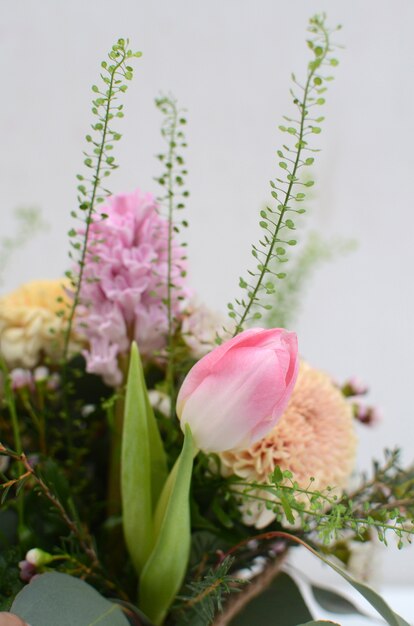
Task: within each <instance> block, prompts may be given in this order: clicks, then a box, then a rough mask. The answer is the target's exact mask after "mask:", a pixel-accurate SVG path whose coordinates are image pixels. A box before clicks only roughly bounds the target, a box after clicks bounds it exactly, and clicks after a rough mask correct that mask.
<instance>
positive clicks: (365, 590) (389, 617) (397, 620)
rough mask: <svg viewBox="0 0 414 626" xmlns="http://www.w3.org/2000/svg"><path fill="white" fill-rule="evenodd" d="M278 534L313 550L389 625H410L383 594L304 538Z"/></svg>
mask: <svg viewBox="0 0 414 626" xmlns="http://www.w3.org/2000/svg"><path fill="white" fill-rule="evenodd" d="M278 534H279V535H283V536H285V537H286V538H288V539H291V540H292V541H295V542H296V543H299V544H300V545H302V546H304V547H305V548H306V549H307V550H309V551H310V552H312V554H313V555H314V556H317V557H318V559H320V560H321V561H323V562H324V563H326V565H329V567H330V568H332V569H333V570H334V571H335V572H337V573H338V574H339V575H340V576H342V578H344V579H345V580H346V581H347V582H348V583H349V584H350V585H352V587H353V588H354V589H356V590H357V591H358V592H359V593H360V594H361V596H363V597H364V598H365V599H366V600H367V601H368V602H369V604H370V605H371V606H372V607H373V608H374V609H375V610H376V611H378V613H379V614H380V615H381V617H383V618H384V619H385V621H386V622H387V624H389V626H410V624H409V623H408V622H407V621H406V620H405V619H403V618H402V617H400V615H397V613H394V611H393V610H392V609H391V608H390V607H389V606H388V604H387V603H386V602H385V600H384V599H383V598H381V596H380V595H379V594H378V593H377V592H376V591H374V590H373V589H371V587H368V585H366V584H365V583H362V582H359V581H358V580H355V578H352V576H350V575H349V574H348V572H346V571H345V570H343V569H342V568H341V567H338V565H335V563H333V562H332V561H330V560H329V559H326V558H325V557H324V556H322V554H320V553H319V552H317V551H316V550H314V549H313V548H312V547H311V546H310V545H308V544H307V543H306V542H305V541H303V540H302V539H299V538H298V537H295V536H293V535H289V534H288V533H284V532H282V533H278Z"/></svg>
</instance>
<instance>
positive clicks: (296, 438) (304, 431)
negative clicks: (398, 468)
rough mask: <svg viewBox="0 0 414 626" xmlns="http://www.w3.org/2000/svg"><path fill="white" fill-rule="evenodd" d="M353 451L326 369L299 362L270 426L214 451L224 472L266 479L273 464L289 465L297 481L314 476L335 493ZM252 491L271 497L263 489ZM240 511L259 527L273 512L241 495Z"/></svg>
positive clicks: (348, 423) (318, 485)
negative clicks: (247, 441)
mask: <svg viewBox="0 0 414 626" xmlns="http://www.w3.org/2000/svg"><path fill="white" fill-rule="evenodd" d="M355 452H356V436H355V430H354V419H353V415H352V408H351V405H350V404H349V403H348V402H347V401H346V399H345V398H344V396H343V394H342V393H341V391H340V390H339V389H338V388H337V387H336V386H335V385H334V384H333V382H332V380H331V378H330V377H329V376H328V375H327V374H325V373H323V372H320V371H318V370H316V369H313V368H312V367H310V366H309V365H308V364H307V363H304V362H302V363H301V366H300V370H299V375H298V379H297V382H296V386H295V388H294V390H293V394H292V396H291V399H290V401H289V404H288V407H287V409H286V411H285V412H284V414H283V415H282V417H281V419H280V420H279V422H278V423H277V424H276V426H275V428H274V429H273V430H272V431H271V432H270V433H269V434H268V435H267V436H266V437H264V439H262V440H261V441H259V442H257V443H256V444H254V445H253V446H251V447H250V448H247V449H244V450H230V451H227V452H222V453H221V454H220V455H219V456H220V459H221V471H222V474H223V475H224V476H229V475H236V476H239V477H240V478H242V479H243V480H245V481H251V482H260V483H265V482H268V476H269V474H271V473H272V472H273V470H274V469H275V467H276V466H277V465H278V466H279V467H280V468H281V469H282V470H283V471H284V470H290V471H291V472H292V473H293V478H294V480H295V481H297V483H298V484H299V486H300V487H308V486H309V479H310V478H311V477H313V478H314V479H315V480H314V482H313V483H312V489H315V490H321V489H325V488H326V487H328V486H331V487H335V488H336V491H335V493H339V492H341V491H342V489H343V488H344V487H345V486H346V485H347V483H348V480H349V477H350V474H351V472H352V470H353V467H354V461H355ZM250 493H252V492H250ZM252 495H253V493H252ZM256 495H257V496H260V497H262V498H263V497H265V498H268V499H270V498H271V496H270V495H269V494H267V493H266V492H263V491H262V492H260V491H259V492H257V493H256ZM241 511H242V514H243V520H244V522H245V523H246V524H248V525H254V526H256V528H264V527H265V526H267V525H268V524H270V523H271V522H272V521H273V520H274V519H275V517H276V516H275V514H274V512H273V511H272V510H271V509H267V508H266V506H265V505H264V503H263V502H260V501H255V500H254V499H253V498H243V500H242V502H241Z"/></svg>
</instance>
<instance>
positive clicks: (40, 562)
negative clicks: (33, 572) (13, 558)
mask: <svg viewBox="0 0 414 626" xmlns="http://www.w3.org/2000/svg"><path fill="white" fill-rule="evenodd" d="M25 560H26V561H27V562H28V563H30V564H31V565H34V566H35V567H44V566H45V565H48V564H49V563H51V562H52V561H54V560H55V557H54V556H53V555H52V554H49V553H48V552H45V551H44V550H41V549H40V548H32V549H31V550H29V551H28V552H27V553H26V557H25Z"/></svg>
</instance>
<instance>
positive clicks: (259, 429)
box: [177, 328, 299, 452]
mask: <svg viewBox="0 0 414 626" xmlns="http://www.w3.org/2000/svg"><path fill="white" fill-rule="evenodd" d="M298 364H299V360H298V347H297V338H296V334H295V333H291V332H288V331H287V330H284V329H283V328H273V329H270V330H265V329H262V328H252V329H250V330H246V331H244V332H243V333H240V334H239V335H237V336H236V337H234V338H233V339H230V340H229V341H226V342H225V343H223V344H222V345H221V346H218V347H217V348H215V349H214V350H212V352H210V353H209V354H207V355H206V356H205V357H203V358H202V359H201V360H200V361H199V362H198V363H196V365H194V367H193V368H192V369H191V370H190V372H189V373H188V375H187V377H186V378H185V380H184V383H183V385H182V387H181V389H180V392H179V394H178V398H177V414H178V417H179V418H180V420H181V427H182V428H184V425H185V424H189V426H190V428H191V431H192V434H193V437H194V442H195V445H196V446H197V447H198V448H200V449H201V450H204V451H205V452H222V451H224V450H230V449H232V448H237V447H247V446H249V445H251V444H252V443H254V442H256V441H259V440H260V439H262V438H263V437H264V436H265V435H266V434H267V433H268V432H269V431H270V430H271V429H272V428H273V427H274V425H275V424H276V422H277V421H278V419H279V418H280V417H281V415H282V413H283V411H284V410H285V408H286V405H287V403H288V401H289V398H290V395H291V393H292V391H293V387H294V385H295V382H296V376H297V373H298Z"/></svg>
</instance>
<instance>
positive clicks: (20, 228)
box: [0, 207, 47, 283]
mask: <svg viewBox="0 0 414 626" xmlns="http://www.w3.org/2000/svg"><path fill="white" fill-rule="evenodd" d="M14 217H15V219H16V222H17V229H16V233H15V234H14V235H13V236H12V237H2V238H1V239H0V283H2V282H3V273H4V270H5V269H6V267H7V264H8V263H9V261H10V258H11V257H12V255H13V253H14V252H16V251H17V250H20V248H22V247H23V246H24V245H25V244H26V243H27V242H28V241H30V239H31V238H32V237H33V236H34V235H36V233H38V232H39V231H41V230H42V229H44V228H46V226H47V225H46V222H44V221H43V218H42V216H41V213H40V211H39V209H36V208H33V207H32V208H29V207H21V208H19V209H16V210H15V211H14Z"/></svg>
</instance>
